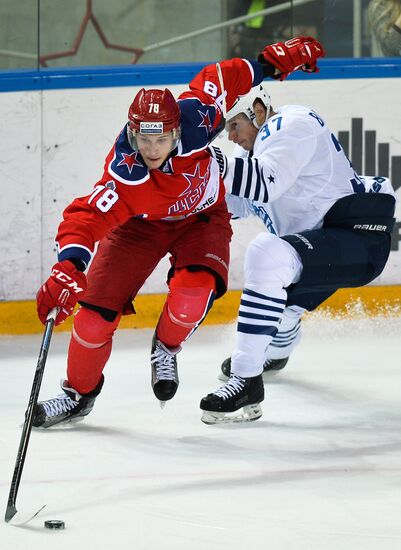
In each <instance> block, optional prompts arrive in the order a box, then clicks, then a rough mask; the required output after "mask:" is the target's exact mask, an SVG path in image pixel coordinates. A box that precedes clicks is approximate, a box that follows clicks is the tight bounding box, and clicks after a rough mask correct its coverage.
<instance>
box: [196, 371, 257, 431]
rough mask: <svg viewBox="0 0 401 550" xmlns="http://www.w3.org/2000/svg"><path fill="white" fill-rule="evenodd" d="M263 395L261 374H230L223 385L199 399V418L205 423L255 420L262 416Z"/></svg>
mask: <svg viewBox="0 0 401 550" xmlns="http://www.w3.org/2000/svg"><path fill="white" fill-rule="evenodd" d="M264 396H265V393H264V386H263V377H262V375H261V374H259V375H258V376H253V377H252V378H242V377H241V376H237V375H236V374H231V375H230V378H229V379H228V382H227V383H226V384H224V386H221V388H219V389H218V390H216V391H215V392H214V393H209V395H207V396H206V397H204V398H203V399H202V400H201V402H200V408H201V409H202V410H203V414H202V418H201V420H202V422H204V423H205V424H221V423H228V422H249V421H251V420H257V419H258V418H260V417H261V416H262V408H261V406H260V403H261V402H262V401H263V399H264ZM241 409H242V412H241ZM230 413H237V414H230Z"/></svg>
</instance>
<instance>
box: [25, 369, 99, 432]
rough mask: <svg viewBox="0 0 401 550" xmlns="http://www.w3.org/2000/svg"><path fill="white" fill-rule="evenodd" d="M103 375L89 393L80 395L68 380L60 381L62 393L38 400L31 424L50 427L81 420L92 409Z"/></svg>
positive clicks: (38, 426)
mask: <svg viewBox="0 0 401 550" xmlns="http://www.w3.org/2000/svg"><path fill="white" fill-rule="evenodd" d="M103 382H104V377H103V376H102V379H101V380H100V382H99V384H98V385H97V386H96V388H95V389H94V390H92V391H91V392H90V393H86V394H84V395H81V394H80V393H78V392H77V391H76V390H74V388H72V387H71V386H70V385H69V383H68V380H62V381H61V389H62V390H63V392H64V393H62V394H60V395H58V396H57V397H55V398H54V399H49V400H48V401H40V402H39V403H38V404H37V405H36V408H35V412H34V416H33V423H32V424H33V426H35V428H50V426H54V425H55V424H60V423H61V422H62V423H63V424H66V423H68V422H78V421H81V420H83V418H84V416H86V415H88V414H89V413H90V412H91V410H92V409H93V405H94V404H95V400H96V397H97V396H98V395H99V393H100V391H101V389H102V386H103Z"/></svg>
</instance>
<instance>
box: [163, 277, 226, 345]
mask: <svg viewBox="0 0 401 550" xmlns="http://www.w3.org/2000/svg"><path fill="white" fill-rule="evenodd" d="M169 287H170V288H169V293H168V296H167V300H166V303H165V304H164V308H163V312H162V314H161V316H160V319H159V323H158V325H157V329H156V334H157V337H158V339H159V340H160V341H161V342H163V344H165V345H166V346H167V347H169V348H176V347H178V346H179V345H180V344H181V343H182V342H183V341H184V340H186V339H187V338H188V337H189V336H190V334H192V332H193V331H194V330H195V329H196V328H197V327H198V326H199V325H200V323H201V322H202V321H203V319H204V318H205V316H206V314H207V312H208V311H209V309H210V308H211V306H212V303H213V300H214V297H215V293H216V280H215V278H214V275H213V274H212V273H210V272H209V271H206V270H205V271H188V270H187V269H186V268H183V269H178V270H177V271H176V272H175V273H174V277H173V278H172V279H171V281H170V284H169Z"/></svg>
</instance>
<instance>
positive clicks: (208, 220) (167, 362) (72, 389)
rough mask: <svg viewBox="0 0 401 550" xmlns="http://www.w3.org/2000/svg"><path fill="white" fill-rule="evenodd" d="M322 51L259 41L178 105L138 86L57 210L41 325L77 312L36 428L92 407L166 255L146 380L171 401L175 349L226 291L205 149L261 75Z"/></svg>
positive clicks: (222, 241) (213, 171)
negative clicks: (258, 50)
mask: <svg viewBox="0 0 401 550" xmlns="http://www.w3.org/2000/svg"><path fill="white" fill-rule="evenodd" d="M322 55H323V49H322V48H321V46H320V44H319V43H318V42H316V41H315V40H314V39H313V38H309V37H307V38H305V37H299V38H297V39H295V40H293V41H289V42H288V43H285V44H284V43H280V44H274V45H272V46H267V47H266V48H265V50H264V51H263V52H262V54H261V55H260V56H259V60H258V61H246V60H244V59H237V58H236V59H231V60H229V61H222V62H220V63H216V64H213V65H209V66H207V67H205V68H204V69H203V70H202V71H201V72H200V73H199V74H198V75H197V76H196V77H195V78H194V79H193V80H192V81H191V83H190V85H189V90H188V91H186V92H184V93H183V94H181V95H180V96H179V98H178V101H176V100H175V99H174V97H173V95H172V94H171V92H170V91H169V90H167V89H165V90H158V89H151V90H145V89H142V90H140V91H139V92H138V94H137V95H136V96H135V98H134V101H133V103H132V104H131V106H130V108H129V111H128V123H127V124H126V126H124V128H123V129H122V131H121V133H120V134H119V135H118V137H117V139H116V142H115V144H114V146H113V147H112V149H111V151H110V153H109V154H108V156H107V157H106V160H105V166H104V173H103V176H102V178H101V179H100V181H99V182H97V183H96V185H95V187H94V189H93V191H92V193H91V194H89V195H87V196H85V197H81V198H77V199H75V200H74V201H73V202H72V203H71V204H70V205H69V206H68V207H67V208H66V209H65V211H64V216H63V221H62V222H61V224H60V226H59V229H58V233H57V237H56V242H57V246H58V262H57V263H56V264H55V266H54V267H53V269H52V272H51V275H50V277H49V278H48V279H47V281H46V282H45V283H44V284H43V286H42V287H41V289H40V290H39V292H38V295H37V307H38V315H39V318H40V319H41V321H42V322H43V323H44V322H45V321H46V318H47V316H48V314H49V312H50V310H51V309H53V308H58V314H57V317H56V324H60V323H62V322H63V321H64V319H65V318H66V317H67V316H69V315H71V314H72V312H73V310H74V307H75V305H76V303H77V302H79V303H80V306H81V307H80V309H79V310H78V312H77V314H76V316H75V319H74V328H73V331H72V336H71V340H70V346H69V351H68V361H67V379H66V380H63V381H62V384H61V387H62V390H63V393H62V394H61V395H59V396H57V397H56V398H54V399H50V400H48V401H44V402H41V403H39V404H38V405H37V408H36V410H35V416H34V421H33V424H34V426H37V427H38V426H42V427H49V426H52V425H54V424H58V423H60V422H65V421H69V420H72V419H79V418H81V417H84V416H86V415H87V414H88V413H89V412H90V411H91V410H92V407H93V404H94V402H95V399H96V397H97V395H98V394H99V393H100V391H101V388H102V385H103V380H104V378H103V369H104V367H105V365H106V363H107V361H108V359H109V356H110V353H111V349H112V339H113V334H114V331H115V330H116V328H117V326H118V323H119V320H120V318H121V315H125V314H130V313H134V308H133V305H132V301H133V300H134V298H135V296H136V295H137V293H138V291H139V290H140V288H141V287H142V285H143V284H144V283H145V281H146V280H147V278H148V277H149V275H150V274H151V273H152V271H153V270H154V269H155V267H156V266H157V264H158V263H159V261H160V260H161V259H162V258H163V257H164V256H165V255H166V254H168V253H169V254H170V255H171V258H170V261H171V268H170V270H169V273H168V275H167V281H168V286H169V292H168V296H167V299H166V302H165V305H164V308H163V311H162V314H161V316H160V319H159V322H158V324H157V327H156V330H155V334H154V337H153V342H152V349H151V379H152V388H153V392H154V394H155V396H156V397H157V399H159V400H160V401H161V402H165V401H167V400H169V399H171V398H172V397H173V396H174V394H175V392H176V390H177V387H178V383H179V380H178V373H177V360H176V355H177V353H178V352H179V351H180V350H181V344H182V343H183V342H184V340H186V339H187V338H188V337H189V336H190V335H191V334H192V333H193V332H194V330H196V328H197V327H198V326H199V324H200V323H201V322H202V321H203V319H204V318H205V316H206V314H207V312H208V311H209V309H210V308H211V306H212V304H213V301H214V300H215V299H217V298H219V297H221V296H222V295H223V294H224V293H225V291H226V288H227V275H228V273H227V272H228V264H229V243H230V239H231V234H232V232H231V226H230V215H229V214H228V212H227V207H226V203H225V200H224V192H225V191H224V184H223V181H222V178H221V176H220V169H221V166H220V165H219V158H218V155H216V152H215V151H214V150H213V148H209V144H210V142H211V141H212V140H213V139H214V137H215V136H216V135H217V134H218V133H219V131H220V130H221V129H222V128H223V127H224V123H225V120H224V116H225V113H226V111H227V110H229V109H231V107H232V106H233V105H234V103H235V101H236V100H237V99H238V97H240V96H242V95H244V94H246V93H248V92H249V90H250V89H251V88H252V87H253V86H256V85H258V84H259V83H260V82H261V81H262V80H263V79H264V78H265V77H266V76H269V77H272V78H280V79H283V78H286V76H288V74H290V73H291V72H292V71H294V70H297V69H302V70H305V71H314V70H317V68H316V61H317V59H318V58H319V57H320V56H322ZM98 241H99V246H98V249H97V252H96V255H95V256H94V258H93V261H92V263H91V265H90V268H89V270H88V274H87V275H85V270H86V269H87V267H88V264H89V262H90V260H91V259H92V256H93V254H94V249H95V244H96V243H97V242H98Z"/></svg>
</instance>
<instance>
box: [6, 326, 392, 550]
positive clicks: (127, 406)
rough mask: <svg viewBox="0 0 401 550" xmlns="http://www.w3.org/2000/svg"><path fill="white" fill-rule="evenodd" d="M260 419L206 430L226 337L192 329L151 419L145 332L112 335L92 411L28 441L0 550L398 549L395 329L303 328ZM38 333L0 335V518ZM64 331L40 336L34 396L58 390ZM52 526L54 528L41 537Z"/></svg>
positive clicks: (229, 331) (226, 332)
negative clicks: (42, 356) (205, 404)
mask: <svg viewBox="0 0 401 550" xmlns="http://www.w3.org/2000/svg"><path fill="white" fill-rule="evenodd" d="M303 330H304V337H303V340H302V342H301V344H300V346H299V347H298V348H297V349H296V350H295V353H294V354H293V356H292V357H291V360H290V362H289V363H288V365H287V367H286V368H285V369H284V370H283V371H282V372H281V373H279V374H278V375H277V376H276V378H275V380H274V382H272V383H271V384H269V386H268V387H267V388H266V389H267V392H266V399H265V401H264V404H263V411H264V414H263V417H262V418H261V419H260V420H258V421H256V422H254V423H249V424H245V425H231V426H206V425H204V424H202V423H201V422H200V416H201V413H200V410H199V401H200V398H201V397H202V396H204V395H205V394H206V393H208V392H210V391H212V390H215V389H216V388H217V387H218V386H219V384H220V382H219V381H218V380H217V374H218V366H219V364H220V363H221V361H222V360H223V359H224V358H225V357H226V356H227V355H229V353H230V351H231V347H232V344H233V342H234V336H235V326H234V325H230V326H209V327H206V326H205V327H201V328H200V329H199V330H198V331H197V333H195V334H194V335H193V337H192V338H191V340H189V341H188V342H186V344H185V347H184V350H183V351H182V352H181V353H180V355H179V356H178V362H179V374H180V387H179V389H178V392H177V395H176V397H175V398H174V400H173V401H171V402H170V403H168V404H167V405H166V407H165V408H164V410H161V409H160V407H159V404H158V402H157V401H156V399H155V398H154V396H153V393H152V390H151V387H150V367H149V349H150V343H151V337H152V333H153V331H152V330H135V331H133V330H121V331H119V332H118V333H117V335H116V338H115V344H114V350H113V354H112V358H111V359H110V362H109V364H108V365H107V367H106V371H105V376H106V383H105V386H104V389H103V392H102V394H101V396H100V397H99V398H98V400H97V402H96V405H95V408H94V410H93V412H92V414H91V415H90V416H89V417H88V418H87V419H86V420H85V421H84V422H83V423H81V424H76V425H75V426H74V427H72V428H64V429H63V428H52V429H50V430H47V431H34V432H33V433H32V437H31V441H30V446H29V449H28V456H27V460H26V464H25V468H24V472H23V476H22V481H21V486H20V490H19V494H18V498H17V508H18V510H19V511H20V512H21V513H23V512H24V511H25V510H29V509H30V508H31V507H33V508H35V507H36V508H39V507H40V506H41V505H42V504H47V506H46V508H45V510H44V511H43V512H42V513H41V514H40V516H38V517H37V518H35V519H34V520H32V522H31V523H29V524H28V525H27V526H25V527H15V526H11V525H9V524H6V523H4V522H3V521H2V518H0V548H1V549H2V550H20V549H21V550H27V549H28V548H30V549H34V550H36V549H38V550H39V549H40V550H47V549H49V550H50V549H51V550H64V549H68V550H71V549H74V550H92V549H93V550H103V549H104V550H106V549H107V550H110V549H113V550H114V549H116V550H119V549H121V550H126V549H127V550H128V549H129V550H184V549H185V550H198V549H199V550H215V549H216V550H217V549H219V550H221V549H229V550H245V549H246V550H248V549H253V548H255V549H256V548H257V549H269V550H362V549H363V550H378V549H380V550H395V549H397V548H401V526H400V523H401V522H400V509H401V487H400V486H401V405H400V403H401V317H398V318H397V317H395V318H384V317H382V318H373V319H369V318H359V319H356V320H355V319H354V320H346V319H341V320H329V319H326V318H324V317H320V316H318V317H312V318H308V319H307V320H306V321H305V322H304V329H303ZM40 341H41V336H40V335H37V336H14V337H4V336H3V337H1V338H0V350H1V354H0V387H1V405H0V411H1V414H0V486H1V495H2V502H3V512H1V513H2V514H3V516H2V517H4V512H5V508H6V503H7V497H8V492H9V487H10V481H11V477H12V472H13V468H14V463H15V457H16V453H17V449H18V444H19V439H20V434H21V425H22V421H23V417H24V412H25V408H26V406H27V401H28V397H29V393H30V390H31V385H32V380H33V375H34V371H35V366H36V361H37V357H38V352H39V347H40ZM67 345H68V335H67V334H65V333H58V334H55V335H54V336H53V340H52V343H51V348H50V353H49V357H48V361H47V365H46V371H45V375H44V380H43V384H42V390H41V398H49V397H54V396H55V395H56V394H57V393H59V386H58V383H59V379H60V378H61V376H63V375H64V364H65V355H66V349H67ZM45 519H62V520H64V521H65V523H66V529H65V530H64V531H60V532H54V531H49V530H47V529H45V528H44V527H43V523H44V520H45Z"/></svg>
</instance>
